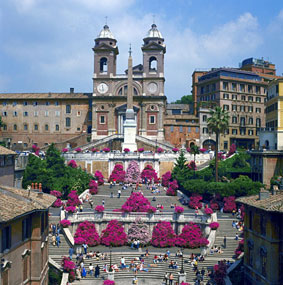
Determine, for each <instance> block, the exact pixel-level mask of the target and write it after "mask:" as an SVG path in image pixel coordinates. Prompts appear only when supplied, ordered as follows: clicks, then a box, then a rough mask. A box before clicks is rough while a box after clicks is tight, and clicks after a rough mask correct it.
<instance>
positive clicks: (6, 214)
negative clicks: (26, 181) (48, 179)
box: [0, 185, 56, 223]
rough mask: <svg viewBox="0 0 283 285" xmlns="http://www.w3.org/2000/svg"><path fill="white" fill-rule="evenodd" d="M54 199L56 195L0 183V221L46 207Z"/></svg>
mask: <svg viewBox="0 0 283 285" xmlns="http://www.w3.org/2000/svg"><path fill="white" fill-rule="evenodd" d="M55 200H56V197H54V196H51V195H49V194H45V193H42V194H38V192H35V191H33V190H30V191H28V190H25V189H18V188H13V187H8V186H3V185H0V223H1V222H7V221H9V220H13V219H15V218H17V217H18V216H21V215H23V214H26V213H28V212H32V211H34V210H43V209H47V208H49V207H50V206H51V205H52V204H53V203H54V201H55Z"/></svg>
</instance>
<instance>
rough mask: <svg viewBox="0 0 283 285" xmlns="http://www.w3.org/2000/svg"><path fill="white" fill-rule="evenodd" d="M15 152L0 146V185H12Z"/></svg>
mask: <svg viewBox="0 0 283 285" xmlns="http://www.w3.org/2000/svg"><path fill="white" fill-rule="evenodd" d="M15 156H16V153H15V152H14V151H11V150H10V149H7V148H5V147H3V146H0V185H7V186H14V180H15Z"/></svg>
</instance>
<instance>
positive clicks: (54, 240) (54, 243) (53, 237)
mask: <svg viewBox="0 0 283 285" xmlns="http://www.w3.org/2000/svg"><path fill="white" fill-rule="evenodd" d="M51 242H52V245H53V246H55V245H56V237H55V235H53V236H52V238H51Z"/></svg>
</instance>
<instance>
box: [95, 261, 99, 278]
mask: <svg viewBox="0 0 283 285" xmlns="http://www.w3.org/2000/svg"><path fill="white" fill-rule="evenodd" d="M99 275H100V267H99V265H98V264H97V265H96V267H95V272H94V277H95V278H98V277H99Z"/></svg>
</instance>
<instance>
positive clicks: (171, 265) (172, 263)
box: [168, 260, 174, 269]
mask: <svg viewBox="0 0 283 285" xmlns="http://www.w3.org/2000/svg"><path fill="white" fill-rule="evenodd" d="M173 266H174V262H173V260H171V261H170V263H169V266H168V268H172V269H173Z"/></svg>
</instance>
